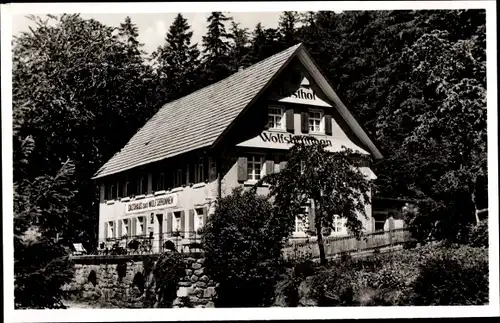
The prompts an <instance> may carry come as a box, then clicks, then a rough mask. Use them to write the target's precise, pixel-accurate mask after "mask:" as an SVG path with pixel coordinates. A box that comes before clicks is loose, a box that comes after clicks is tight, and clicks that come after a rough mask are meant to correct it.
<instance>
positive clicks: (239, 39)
mask: <svg viewBox="0 0 500 323" xmlns="http://www.w3.org/2000/svg"><path fill="white" fill-rule="evenodd" d="M230 32H231V39H232V40H233V44H232V46H231V57H232V65H233V66H237V67H240V66H242V63H243V60H244V58H245V56H246V55H247V53H248V52H249V50H250V48H249V44H250V37H249V32H248V28H240V24H239V23H237V22H235V21H231V29H230Z"/></svg>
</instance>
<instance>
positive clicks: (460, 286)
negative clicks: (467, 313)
mask: <svg viewBox="0 0 500 323" xmlns="http://www.w3.org/2000/svg"><path fill="white" fill-rule="evenodd" d="M413 287H414V290H413V295H412V298H411V302H412V303H413V304H414V305H484V304H486V303H487V302H488V253H487V251H486V249H483V248H471V247H467V246H461V247H458V248H456V247H455V248H453V249H449V250H444V249H442V250H439V252H438V253H436V254H435V255H434V256H433V257H431V258H430V259H428V260H427V261H426V262H425V263H423V264H422V265H421V266H420V274H419V275H418V277H417V279H416V280H415V283H414V285H413Z"/></svg>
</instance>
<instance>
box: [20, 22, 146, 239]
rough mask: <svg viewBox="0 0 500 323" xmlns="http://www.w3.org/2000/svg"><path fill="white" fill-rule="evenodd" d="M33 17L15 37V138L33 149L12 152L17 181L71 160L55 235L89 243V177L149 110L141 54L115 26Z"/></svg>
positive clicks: (92, 228)
mask: <svg viewBox="0 0 500 323" xmlns="http://www.w3.org/2000/svg"><path fill="white" fill-rule="evenodd" d="M31 19H32V20H33V21H34V23H35V27H34V28H31V29H30V31H29V32H25V33H22V34H20V35H19V36H18V37H16V38H15V39H14V42H13V118H14V119H15V124H16V136H18V137H19V138H20V139H19V140H18V141H15V142H14V144H15V145H23V144H28V143H29V142H30V141H31V140H32V141H33V143H34V147H33V150H32V152H31V153H30V154H29V157H23V156H22V154H21V153H19V154H18V153H17V152H16V153H15V154H14V158H15V159H14V169H15V170H14V174H15V176H16V177H15V178H14V181H15V182H19V180H20V179H23V180H27V181H30V182H34V181H35V180H36V179H37V178H39V177H40V176H46V175H47V176H54V174H57V172H58V171H59V169H60V167H61V164H62V163H64V162H65V161H66V160H68V159H69V160H71V161H72V162H73V163H74V167H75V171H74V172H73V173H72V175H71V177H72V181H71V184H70V185H71V190H74V191H76V192H75V194H74V196H73V197H72V198H70V199H69V200H68V201H67V203H65V207H66V208H67V210H66V211H67V212H66V214H65V216H66V217H67V218H69V219H71V221H67V222H65V223H64V225H65V226H66V227H64V228H63V231H62V232H60V233H62V234H63V235H64V236H65V237H66V238H67V239H69V241H70V242H81V243H83V244H84V246H85V247H86V248H88V249H91V248H94V247H95V246H96V242H95V239H96V232H97V223H98V221H97V211H98V208H97V205H98V191H97V190H96V187H95V183H93V182H92V180H91V177H92V176H93V174H94V173H95V171H96V170H97V169H98V168H99V167H101V166H102V164H103V163H104V162H105V161H106V160H107V159H108V158H110V157H111V156H112V155H113V154H114V153H115V152H116V149H117V147H122V146H124V145H125V143H126V142H127V141H128V140H129V138H130V137H131V136H132V135H133V134H134V133H135V131H136V130H137V128H138V127H139V126H142V124H143V123H144V122H145V120H146V119H147V118H149V117H150V116H151V115H152V113H153V112H154V111H152V108H151V106H152V104H151V103H149V102H148V101H147V93H148V86H149V84H148V83H147V82H146V81H145V80H146V79H147V78H148V75H147V70H146V69H143V68H142V66H141V62H140V61H137V58H138V56H134V57H135V58H133V60H132V61H131V56H129V55H128V54H127V48H128V47H127V45H126V44H125V43H124V42H122V41H120V40H119V36H118V35H117V34H115V30H116V28H112V27H108V26H104V25H103V24H101V23H99V22H98V21H96V20H92V19H90V20H85V19H82V18H81V17H80V16H79V15H67V14H65V15H61V16H52V15H49V16H48V17H47V19H46V20H43V19H41V18H38V17H34V16H33V17H31ZM132 62H135V63H132ZM110 120H112V121H113V122H110ZM27 138H31V139H29V140H28V141H26V139H27ZM18 148H19V147H15V148H14V150H15V151H16V149H18ZM18 151H21V150H18Z"/></svg>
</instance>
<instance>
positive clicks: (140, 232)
mask: <svg viewBox="0 0 500 323" xmlns="http://www.w3.org/2000/svg"><path fill="white" fill-rule="evenodd" d="M137 220H138V221H137V224H138V225H137V235H138V236H140V235H143V234H144V232H145V231H144V218H143V217H142V216H141V217H138V218H137Z"/></svg>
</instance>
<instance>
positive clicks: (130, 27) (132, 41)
mask: <svg viewBox="0 0 500 323" xmlns="http://www.w3.org/2000/svg"><path fill="white" fill-rule="evenodd" d="M118 36H119V39H120V41H121V42H122V43H123V44H124V45H125V46H126V53H127V55H128V56H129V57H131V58H134V59H135V60H136V61H137V62H140V58H139V56H140V55H141V54H144V52H143V51H141V50H140V48H141V47H142V46H144V44H141V43H139V40H138V39H137V38H138V37H139V28H137V26H136V25H135V24H133V23H132V20H131V19H130V17H129V16H127V17H126V18H125V22H124V23H120V27H119V28H118Z"/></svg>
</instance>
